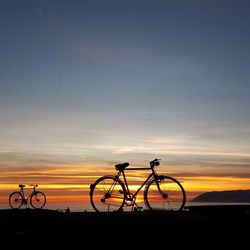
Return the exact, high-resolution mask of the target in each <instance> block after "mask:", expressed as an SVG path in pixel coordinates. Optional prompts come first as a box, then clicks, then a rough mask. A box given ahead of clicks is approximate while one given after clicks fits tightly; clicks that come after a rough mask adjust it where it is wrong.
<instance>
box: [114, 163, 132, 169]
mask: <svg viewBox="0 0 250 250" xmlns="http://www.w3.org/2000/svg"><path fill="white" fill-rule="evenodd" d="M127 166H129V163H128V162H125V163H121V164H116V165H115V169H116V170H119V171H122V170H124V169H125V168H126V167H127Z"/></svg>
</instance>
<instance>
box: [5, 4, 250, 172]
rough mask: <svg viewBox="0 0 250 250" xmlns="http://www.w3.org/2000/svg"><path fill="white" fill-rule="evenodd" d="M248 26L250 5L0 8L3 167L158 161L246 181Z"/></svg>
mask: <svg viewBox="0 0 250 250" xmlns="http://www.w3.org/2000/svg"><path fill="white" fill-rule="evenodd" d="M249 24H250V4H249V1H223V0H221V1H205V0H201V1H178V0H177V1H167V0H166V1H159V0H155V1H147V0H144V1H137V0H134V1H129V0H128V1H117V0H116V1H108V0H107V1H101V0H100V1H95V0H94V1H93V0H92V1H77V0H73V1H69V0H67V1H66V0H61V1H56V0H51V1H49V0H23V1H14V0H9V1H6V0H3V1H1V3H0V32H1V42H0V157H1V159H2V160H1V166H2V168H3V167H4V166H9V167H10V166H12V167H13V168H14V167H15V166H18V165H22V166H25V164H27V165H30V164H31V165H37V164H41V162H43V161H44V162H46V164H47V165H48V166H50V164H53V162H54V161H56V162H57V163H58V164H64V163H72V164H76V163H77V164H78V163H81V162H82V163H86V162H93V161H94V162H95V161H98V162H107V163H109V162H118V161H122V160H124V161H128V160H129V161H132V162H133V161H134V162H135V163H137V164H146V163H147V162H148V160H150V159H152V158H155V157H156V156H160V157H162V158H163V159H165V160H166V165H167V163H168V162H170V163H172V164H173V165H175V166H177V169H178V166H180V168H179V170H180V171H184V170H183V168H182V166H184V167H185V166H186V165H188V167H189V169H188V171H189V172H192V171H193V172H195V171H196V170H197V169H199V168H200V170H201V171H202V170H203V169H204V171H205V170H207V168H209V169H211V170H213V171H218V172H222V173H225V175H226V174H227V173H231V172H232V171H233V172H234V173H235V172H237V171H238V172H239V175H242V173H243V174H245V175H246V176H247V175H248V173H249V163H250V154H249V150H250V143H249V141H250V140H249V139H250V127H249V122H250V111H249V107H250V81H249V80H250V74H249V72H250V71H249V66H250V47H249V44H250V32H249ZM178 164H179V165H178ZM192 164H193V167H192V166H191V165H192ZM185 171H187V169H186V168H185Z"/></svg>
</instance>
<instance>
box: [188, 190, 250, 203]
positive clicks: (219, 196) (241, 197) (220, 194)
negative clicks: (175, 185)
mask: <svg viewBox="0 0 250 250" xmlns="http://www.w3.org/2000/svg"><path fill="white" fill-rule="evenodd" d="M192 201H193V202H250V190H232V191H213V192H207V193H203V194H201V195H199V196H197V197H196V198H194V199H193V200H192Z"/></svg>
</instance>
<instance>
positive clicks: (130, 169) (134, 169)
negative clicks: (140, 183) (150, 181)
mask: <svg viewBox="0 0 250 250" xmlns="http://www.w3.org/2000/svg"><path fill="white" fill-rule="evenodd" d="M150 169H151V168H126V169H124V170H150Z"/></svg>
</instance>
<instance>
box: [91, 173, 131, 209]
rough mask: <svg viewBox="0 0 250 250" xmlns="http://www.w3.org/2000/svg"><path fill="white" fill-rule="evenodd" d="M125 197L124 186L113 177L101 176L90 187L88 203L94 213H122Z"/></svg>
mask: <svg viewBox="0 0 250 250" xmlns="http://www.w3.org/2000/svg"><path fill="white" fill-rule="evenodd" d="M110 190H111V192H110ZM125 197H126V189H125V186H124V184H123V182H122V181H121V180H120V179H118V178H117V177H115V176H103V177H101V178H99V179H97V180H96V181H95V182H94V183H93V184H92V185H90V202H91V205H92V207H93V209H94V210H95V211H96V212H119V211H122V208H123V206H124V203H125Z"/></svg>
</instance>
